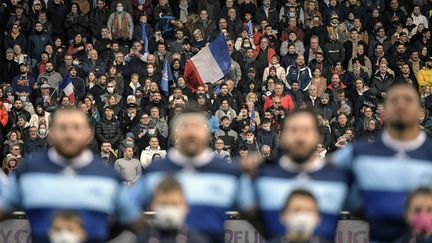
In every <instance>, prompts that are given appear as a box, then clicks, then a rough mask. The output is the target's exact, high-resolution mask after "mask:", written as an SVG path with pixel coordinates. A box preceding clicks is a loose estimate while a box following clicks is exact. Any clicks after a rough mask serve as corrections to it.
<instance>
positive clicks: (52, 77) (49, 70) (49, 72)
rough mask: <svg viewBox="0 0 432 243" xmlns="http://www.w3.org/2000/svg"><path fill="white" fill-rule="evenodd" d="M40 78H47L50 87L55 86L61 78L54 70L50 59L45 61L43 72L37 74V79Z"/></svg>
mask: <svg viewBox="0 0 432 243" xmlns="http://www.w3.org/2000/svg"><path fill="white" fill-rule="evenodd" d="M41 78H45V79H46V80H48V84H49V85H50V87H56V88H57V86H59V84H60V82H61V81H62V79H63V77H62V75H61V74H60V73H58V72H56V71H55V70H54V64H53V63H52V62H51V61H47V62H46V63H45V69H44V72H43V73H41V74H40V75H39V77H38V80H40V79H41Z"/></svg>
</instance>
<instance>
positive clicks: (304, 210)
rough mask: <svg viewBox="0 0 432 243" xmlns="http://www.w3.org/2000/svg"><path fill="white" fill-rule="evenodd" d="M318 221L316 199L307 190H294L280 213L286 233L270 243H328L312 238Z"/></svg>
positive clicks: (318, 214)
mask: <svg viewBox="0 0 432 243" xmlns="http://www.w3.org/2000/svg"><path fill="white" fill-rule="evenodd" d="M320 220H321V217H320V213H319V210H318V201H317V199H316V197H315V196H314V195H313V194H312V193H311V192H309V191H307V190H304V189H295V190H294V191H292V192H291V193H290V195H289V196H288V198H287V200H286V202H285V203H284V207H283V209H282V213H281V221H282V222H283V225H284V226H285V229H286V233H285V234H284V235H283V236H281V237H276V238H274V239H273V240H271V241H270V243H290V242H295V243H309V242H316V243H323V242H326V243H329V242H330V241H327V240H325V239H323V238H320V237H317V236H314V230H315V228H316V227H317V226H318V225H319V223H320Z"/></svg>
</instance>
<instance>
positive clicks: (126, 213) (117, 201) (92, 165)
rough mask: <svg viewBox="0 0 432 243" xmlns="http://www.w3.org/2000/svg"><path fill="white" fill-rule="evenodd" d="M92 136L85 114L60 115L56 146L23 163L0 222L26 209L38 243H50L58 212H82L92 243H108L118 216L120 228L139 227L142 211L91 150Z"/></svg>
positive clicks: (54, 127)
mask: <svg viewBox="0 0 432 243" xmlns="http://www.w3.org/2000/svg"><path fill="white" fill-rule="evenodd" d="M91 134H92V131H91V128H90V124H89V122H88V119H87V117H86V115H85V114H84V113H83V112H82V111H80V110H77V109H64V110H59V111H57V112H56V113H55V114H54V115H53V117H52V123H51V126H50V141H51V143H52V145H53V147H52V148H51V149H49V150H48V151H43V152H40V153H34V154H33V156H32V158H29V159H25V160H24V161H23V163H22V164H21V166H20V167H19V169H18V170H17V172H16V173H15V175H14V176H12V177H10V182H9V184H8V188H7V190H6V192H5V193H4V194H2V197H1V199H0V218H4V217H5V216H6V214H7V213H11V212H13V211H15V210H24V211H25V212H26V214H27V215H28V218H29V221H30V225H31V226H32V240H33V241H34V242H49V240H48V233H49V225H50V223H51V220H52V215H53V214H54V213H55V212H56V211H57V210H59V209H63V210H76V211H77V212H78V214H79V215H80V216H81V217H82V218H83V221H84V222H83V224H84V225H85V228H86V231H87V233H88V235H87V238H88V240H89V241H90V242H106V239H107V237H108V233H109V231H108V224H109V223H110V222H111V217H110V216H111V215H115V216H117V217H116V218H117V219H119V221H120V223H136V222H139V219H140V218H141V216H140V215H141V212H140V211H139V210H138V208H137V207H136V205H135V204H134V203H133V201H132V200H131V198H130V197H129V191H128V189H127V188H126V185H124V184H123V183H122V182H121V180H120V178H119V177H118V175H117V174H116V173H115V172H114V170H113V169H111V168H109V167H107V166H104V165H103V162H102V161H101V159H99V157H98V156H95V155H94V154H93V153H92V152H90V151H89V150H87V146H88V143H89V140H90V139H91ZM42 185H43V190H40V189H41V186H42ZM137 220H138V221H137ZM136 226H138V225H136Z"/></svg>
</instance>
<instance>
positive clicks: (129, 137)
mask: <svg viewBox="0 0 432 243" xmlns="http://www.w3.org/2000/svg"><path fill="white" fill-rule="evenodd" d="M127 147H131V148H133V155H134V157H138V154H139V153H138V146H137V145H136V143H135V136H134V134H133V133H131V132H128V133H126V136H125V139H123V140H122V141H121V142H120V144H119V146H118V151H117V154H116V155H117V156H116V157H117V158H121V157H123V155H124V153H123V152H124V150H125V149H126V148H127Z"/></svg>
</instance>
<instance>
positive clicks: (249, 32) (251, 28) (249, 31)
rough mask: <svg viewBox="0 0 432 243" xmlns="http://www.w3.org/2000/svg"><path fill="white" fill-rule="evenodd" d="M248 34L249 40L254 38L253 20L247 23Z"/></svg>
mask: <svg viewBox="0 0 432 243" xmlns="http://www.w3.org/2000/svg"><path fill="white" fill-rule="evenodd" d="M247 32H248V36H249V38H253V27H252V20H249V21H248V22H247Z"/></svg>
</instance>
